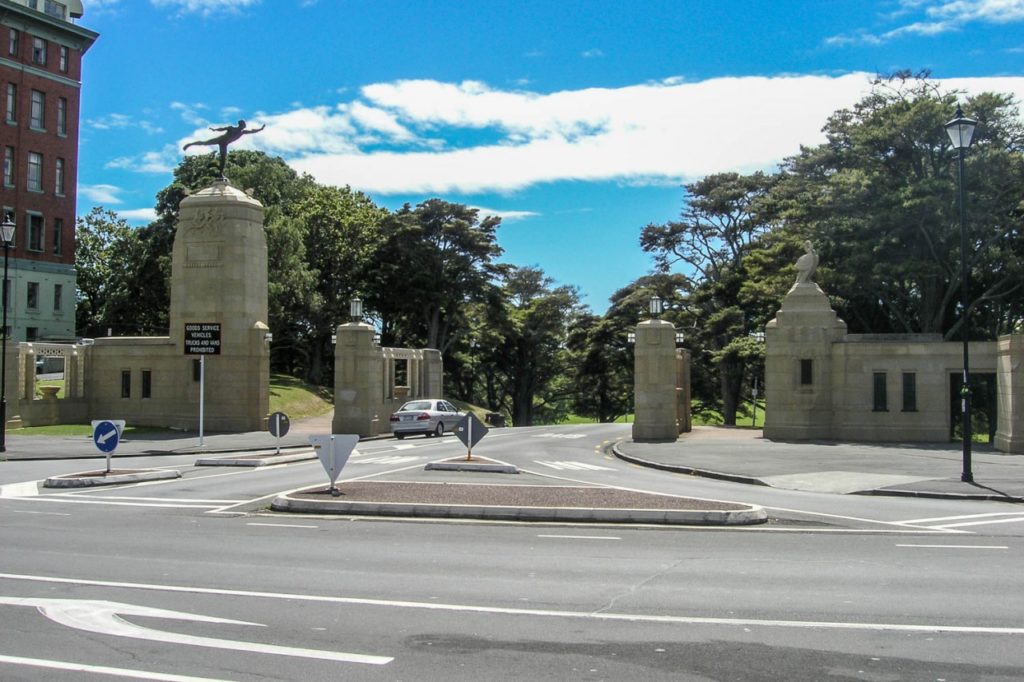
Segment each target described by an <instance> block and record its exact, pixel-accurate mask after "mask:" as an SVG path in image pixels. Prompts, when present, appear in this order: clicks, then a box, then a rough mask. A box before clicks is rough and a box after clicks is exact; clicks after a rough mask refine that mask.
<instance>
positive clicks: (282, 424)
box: [267, 412, 291, 455]
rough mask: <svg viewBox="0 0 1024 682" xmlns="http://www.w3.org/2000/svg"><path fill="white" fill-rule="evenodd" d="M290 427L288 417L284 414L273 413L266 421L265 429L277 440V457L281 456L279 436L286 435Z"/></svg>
mask: <svg viewBox="0 0 1024 682" xmlns="http://www.w3.org/2000/svg"><path fill="white" fill-rule="evenodd" d="M290 426H291V422H290V421H288V415H286V414H285V413H284V412H275V413H274V414H272V415H270V419H268V420H267V429H268V430H269V431H270V435H271V436H274V437H275V438H277V454H279V455H280V454H281V436H285V435H287V434H288V428H289V427H290Z"/></svg>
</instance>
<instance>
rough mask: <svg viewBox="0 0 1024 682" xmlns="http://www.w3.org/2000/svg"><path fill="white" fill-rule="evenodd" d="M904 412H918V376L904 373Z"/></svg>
mask: <svg viewBox="0 0 1024 682" xmlns="http://www.w3.org/2000/svg"><path fill="white" fill-rule="evenodd" d="M903 411H904V412H917V375H916V374H914V373H913V372H904V373H903Z"/></svg>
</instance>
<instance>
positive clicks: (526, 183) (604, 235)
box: [78, 0, 1024, 313]
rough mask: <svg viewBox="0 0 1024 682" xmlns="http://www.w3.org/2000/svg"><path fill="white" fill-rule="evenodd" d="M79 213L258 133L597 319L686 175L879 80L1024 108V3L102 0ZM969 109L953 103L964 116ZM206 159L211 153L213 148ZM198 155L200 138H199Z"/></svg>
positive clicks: (259, 144)
mask: <svg viewBox="0 0 1024 682" xmlns="http://www.w3.org/2000/svg"><path fill="white" fill-rule="evenodd" d="M84 5H85V16H84V17H83V18H82V19H81V20H80V22H79V23H80V24H81V25H83V26H85V27H88V28H90V29H93V30H95V31H98V32H99V33H100V38H99V40H98V41H97V42H96V44H95V45H94V46H93V48H92V49H91V50H90V51H89V52H88V53H87V54H86V57H85V64H84V76H83V77H84V87H83V98H82V129H81V153H80V167H79V178H78V180H79V200H78V204H79V205H78V210H79V213H81V214H84V213H86V212H88V211H89V209H90V208H91V207H92V206H94V205H103V206H105V207H106V208H109V209H112V210H115V211H117V212H118V213H120V214H121V215H122V216H123V217H125V218H127V219H128V220H130V221H131V222H132V223H133V224H145V223H146V222H148V220H149V219H150V218H151V217H152V215H153V212H152V208H153V205H154V203H155V194H156V192H157V191H158V190H159V189H161V188H162V187H164V186H166V185H167V184H168V183H169V182H170V180H171V170H172V169H173V168H174V167H175V165H176V164H177V163H178V162H179V161H180V159H181V145H182V143H183V142H185V141H187V140H194V139H198V138H200V137H204V136H205V131H206V127H207V126H210V125H223V124H225V123H229V122H230V123H233V122H234V121H236V120H237V119H239V118H244V119H246V120H247V121H249V122H250V124H251V125H266V126H267V127H266V130H265V131H264V132H262V133H260V134H258V135H251V136H248V137H246V138H245V140H244V143H240V145H239V146H240V147H241V146H248V147H250V148H255V149H261V150H264V151H266V152H268V153H270V154H273V155H279V156H282V157H283V158H285V160H286V161H288V163H289V164H290V165H292V166H293V167H294V168H296V169H297V170H300V171H303V172H308V173H311V174H312V175H314V176H315V177H316V179H317V180H319V181H320V182H323V183H327V184H335V185H345V184H348V185H351V186H352V187H353V188H356V189H360V190H363V191H365V192H367V194H369V195H370V196H371V197H372V198H373V199H374V200H375V201H376V202H377V203H378V204H380V205H382V206H385V207H388V208H391V209H394V208H397V207H399V206H401V205H402V204H403V203H405V202H409V203H413V204H415V203H418V202H420V201H423V200H425V199H428V198H431V197H435V196H439V197H442V198H444V199H447V200H450V201H457V202H461V203H466V204H469V205H471V206H475V207H479V208H480V209H481V210H482V212H483V213H488V214H497V215H501V216H502V217H503V226H502V228H501V229H500V230H499V241H500V243H501V246H502V247H503V248H504V249H505V256H504V260H505V261H507V262H510V263H514V264H516V265H523V266H527V265H529V266H539V267H541V268H542V269H543V270H544V271H545V272H546V273H547V274H548V275H549V276H551V277H552V278H554V279H555V280H556V282H557V283H559V284H572V285H575V286H577V287H579V289H580V291H581V294H582V296H583V300H584V302H586V303H587V304H589V305H590V306H591V308H593V309H594V311H595V312H598V313H601V312H604V310H605V309H606V308H607V304H608V297H609V296H610V295H611V294H612V293H613V292H614V291H615V290H616V289H618V288H620V287H622V286H625V285H626V284H628V283H629V282H630V281H632V280H634V279H636V278H637V277H640V276H642V275H644V274H646V273H647V272H649V271H650V268H651V260H650V258H649V257H648V256H647V255H645V254H644V253H642V252H641V251H640V248H639V245H638V237H639V233H640V230H641V228H642V227H643V226H644V225H646V224H648V223H651V222H654V223H663V222H666V221H669V220H672V219H675V218H676V217H678V215H679V211H680V209H681V207H682V200H683V193H682V190H681V185H682V184H683V183H685V182H690V181H693V180H696V179H699V178H701V177H703V176H705V175H707V174H709V173H714V172H721V171H739V172H751V171H754V170H757V169H765V170H772V169H774V168H775V167H776V166H777V164H778V163H779V162H780V161H781V160H782V159H784V158H785V157H786V156H789V155H792V154H794V153H796V152H797V151H798V149H799V146H800V145H801V144H804V145H810V144H816V143H818V142H820V141H821V140H822V136H821V133H820V130H821V128H822V126H823V125H824V123H825V119H826V117H827V116H828V115H829V114H830V113H831V112H832V111H834V110H836V109H838V108H840V107H844V106H849V105H852V104H853V103H854V102H856V101H857V100H858V99H859V98H860V97H861V96H862V95H863V93H864V92H865V91H866V88H867V84H868V81H869V79H870V77H871V76H872V75H874V74H876V73H890V72H892V71H894V70H897V69H912V70H920V69H929V70H931V72H932V73H933V76H934V77H935V78H936V79H940V80H943V81H944V85H945V86H946V87H947V88H949V89H962V90H966V91H971V92H973V91H980V90H986V89H988V90H997V91H1002V92H1011V93H1014V94H1016V96H1017V98H1018V99H1024V0H883V1H879V2H866V1H864V0H831V1H824V2H805V1H802V0H773V1H771V2H768V1H764V0H762V1H753V0H750V1H734V0H674V1H661V0H630V1H629V2H621V1H620V2H606V1H600V0H599V1H592V2H569V1H568V0H540V1H538V0H515V1H508V2H505V1H499V0H477V1H476V2H467V1H466V0H458V1H455V0H429V1H428V0H420V1H415V0H358V1H355V0H353V1H350V0H85V2H84ZM950 114H951V117H952V112H950ZM199 150H200V151H207V150H208V148H199ZM190 153H191V151H190Z"/></svg>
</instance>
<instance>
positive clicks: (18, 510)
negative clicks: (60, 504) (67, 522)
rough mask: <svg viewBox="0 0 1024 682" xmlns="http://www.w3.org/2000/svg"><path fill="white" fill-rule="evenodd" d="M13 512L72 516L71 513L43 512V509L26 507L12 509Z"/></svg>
mask: <svg viewBox="0 0 1024 682" xmlns="http://www.w3.org/2000/svg"><path fill="white" fill-rule="evenodd" d="M11 513H12V514H41V515H43V516H71V514H65V513H64V512H41V511H28V510H25V509H12V510H11Z"/></svg>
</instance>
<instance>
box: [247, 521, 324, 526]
mask: <svg viewBox="0 0 1024 682" xmlns="http://www.w3.org/2000/svg"><path fill="white" fill-rule="evenodd" d="M245 525H247V526H264V527H265V528H319V527H320V526H304V525H302V524H299V523H256V522H255V521H253V522H251V523H247V524H245Z"/></svg>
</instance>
